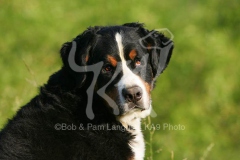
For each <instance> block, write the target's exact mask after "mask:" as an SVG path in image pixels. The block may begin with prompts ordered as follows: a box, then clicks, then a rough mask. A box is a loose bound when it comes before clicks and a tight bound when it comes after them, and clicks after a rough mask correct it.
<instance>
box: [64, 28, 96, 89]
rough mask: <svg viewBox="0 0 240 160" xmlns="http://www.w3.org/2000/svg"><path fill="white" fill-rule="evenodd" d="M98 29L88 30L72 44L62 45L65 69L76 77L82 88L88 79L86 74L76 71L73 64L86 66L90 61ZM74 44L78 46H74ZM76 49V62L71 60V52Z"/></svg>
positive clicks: (78, 84)
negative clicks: (90, 53)
mask: <svg viewBox="0 0 240 160" xmlns="http://www.w3.org/2000/svg"><path fill="white" fill-rule="evenodd" d="M97 30H98V27H94V28H88V29H87V30H86V31H84V32H83V33H82V34H80V35H78V36H77V37H76V38H74V39H73V41H72V42H66V43H64V44H63V45H62V48H61V50H60V53H61V57H62V62H63V67H64V68H65V69H67V70H68V71H69V73H70V74H71V75H72V76H73V77H74V79H75V81H76V84H77V86H82V84H83V83H84V82H85V79H86V72H78V71H76V70H74V69H73V68H72V67H71V66H72V64H71V63H75V64H76V65H78V66H86V65H87V62H88V59H89V52H90V50H91V48H92V46H93V44H94V41H95V35H96V34H95V33H96V31H97ZM73 43H74V44H76V46H73ZM73 47H76V48H75V53H74V58H73V59H74V62H72V61H70V60H69V56H71V55H70V52H71V51H72V50H73Z"/></svg>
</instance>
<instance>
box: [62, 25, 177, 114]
mask: <svg viewBox="0 0 240 160" xmlns="http://www.w3.org/2000/svg"><path fill="white" fill-rule="evenodd" d="M172 49H173V43H172V41H171V40H169V39H168V38H166V37H165V36H164V35H163V34H161V33H159V32H157V31H149V30H147V29H145V28H143V25H142V24H139V23H128V24H124V25H121V26H110V27H91V28H88V29H87V30H86V31H85V32H83V33H82V34H81V35H79V36H77V37H76V38H75V39H74V40H73V41H72V42H67V43H65V44H64V45H63V47H62V49H61V57H62V60H63V63H64V67H66V68H68V69H69V70H73V73H74V74H75V76H74V77H75V78H76V79H77V82H78V84H77V85H76V87H82V86H83V85H84V84H85V83H86V81H87V80H88V72H93V73H94V74H95V75H94V76H93V77H92V78H91V80H93V81H94V82H93V83H92V84H93V85H92V86H93V87H94V89H93V91H94V93H95V94H99V95H100V97H102V98H103V99H104V100H105V103H106V106H108V107H109V108H112V109H113V111H116V110H118V111H119V112H114V113H116V114H118V115H126V114H130V113H137V114H138V115H137V116H138V117H144V116H146V115H148V114H149V113H150V110H151V96H150V92H151V90H152V89H153V87H154V83H155V81H156V78H157V77H158V76H159V74H160V73H161V72H162V71H163V70H164V69H165V68H166V66H167V64H168V63H169V60H170V57H171V53H172ZM72 52H74V54H71V53H72ZM72 63H74V64H72ZM74 67H75V68H74ZM77 67H79V68H77ZM95 78H96V79H95Z"/></svg>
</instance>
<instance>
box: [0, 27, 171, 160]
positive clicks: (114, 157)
mask: <svg viewBox="0 0 240 160" xmlns="http://www.w3.org/2000/svg"><path fill="white" fill-rule="evenodd" d="M116 31H121V32H125V34H130V37H131V35H132V37H131V38H132V39H134V38H135V39H136V38H139V37H143V36H145V35H147V34H148V33H150V31H148V30H146V29H144V28H143V25H142V24H139V23H130V24H125V25H123V26H112V27H92V28H89V29H87V30H86V31H85V32H83V33H82V34H80V35H79V36H77V37H76V38H75V39H74V40H75V41H76V43H77V52H76V56H75V61H76V63H77V64H78V65H80V66H84V65H90V64H95V63H97V62H99V61H105V59H104V55H102V54H112V56H114V53H115V54H116V52H117V51H116V50H114V47H112V48H111V47H109V46H113V42H114V40H113V37H112V35H113V34H114V33H115V32H116ZM133 33H134V34H133ZM99 35H101V36H105V37H104V39H101V38H99ZM154 35H155V37H154V39H153V38H150V40H149V42H147V40H146V42H144V43H151V45H158V46H161V47H163V44H162V43H161V42H162V41H163V42H164V41H167V40H168V39H167V38H165V37H164V36H163V35H162V34H160V33H157V32H156V33H154ZM134 36H138V37H134ZM96 42H98V45H96ZM99 42H102V43H99ZM105 43H107V44H105ZM126 43H128V42H126ZM134 43H137V40H136V41H135V42H134ZM71 45H72V43H71V42H67V43H65V44H64V45H63V47H62V49H61V57H62V61H63V67H62V68H61V69H60V70H59V71H58V72H56V73H54V74H53V75H52V76H50V78H49V81H48V83H47V84H45V85H44V86H42V87H41V88H40V92H39V95H37V96H36V97H35V98H33V99H32V100H31V101H30V102H29V103H28V104H26V105H25V106H23V107H22V108H21V109H20V110H19V111H18V112H17V114H16V115H15V116H14V117H13V119H12V120H9V122H8V123H7V125H6V126H5V127H4V128H3V130H2V131H1V132H0V159H1V160H50V159H56V160H87V159H88V160H126V159H131V158H132V157H133V154H134V153H132V151H131V148H130V147H129V142H130V140H131V139H132V138H133V137H134V135H131V133H130V132H128V131H127V130H126V129H125V130H124V128H123V126H122V124H121V123H120V122H118V121H117V120H116V117H115V115H114V114H113V113H112V110H111V108H110V107H109V106H107V104H106V102H105V101H104V100H103V99H102V98H101V97H100V96H98V95H97V94H96V93H94V95H93V112H94V115H95V117H94V119H92V120H90V119H89V118H88V117H87V116H86V105H87V98H88V97H87V93H86V90H87V89H88V87H89V85H90V84H91V81H92V78H93V74H92V73H91V72H86V73H83V72H81V73H80V72H74V71H73V70H71V68H70V66H69V64H68V56H69V51H70V49H71ZM130 46H131V45H130ZM106 48H107V49H108V51H109V52H108V53H106V52H105V51H106ZM142 50H145V52H147V51H146V49H144V48H143V49H142ZM171 51H172V49H171V50H170V52H171ZM96 52H98V53H96ZM103 52H104V53H103ZM150 52H153V51H150ZM159 54H160V51H157V53H152V55H150V60H149V66H148V70H149V75H148V78H147V80H146V81H147V82H148V83H149V84H150V83H152V82H151V81H152V79H153V78H154V77H155V76H156V73H157V66H158V60H159ZM170 55H171V54H169V58H168V61H169V59H170ZM86 58H88V60H86ZM168 61H167V62H166V65H167V63H168ZM111 76H112V75H111V74H109V75H100V76H99V78H98V80H97V83H96V86H95V88H98V87H102V86H103V85H105V84H106V83H107V82H108V81H109V80H110V79H111ZM119 76H121V74H119ZM118 79H119V77H117V78H116V80H114V81H113V82H112V84H110V85H109V87H108V88H107V90H106V92H110V91H111V87H112V86H113V85H114V83H116V82H117V80H118ZM56 124H66V125H69V126H70V127H72V128H69V129H68V130H56V129H55V125H56ZM89 124H92V125H94V126H102V127H103V129H100V130H99V129H98V130H96V129H94V128H89V127H88V125H89ZM114 126H115V127H116V126H117V127H120V128H121V127H122V128H121V129H122V130H119V129H116V130H113V129H110V130H109V128H113V127H114ZM74 127H77V128H76V129H74ZM79 127H80V128H79ZM81 127H82V128H81Z"/></svg>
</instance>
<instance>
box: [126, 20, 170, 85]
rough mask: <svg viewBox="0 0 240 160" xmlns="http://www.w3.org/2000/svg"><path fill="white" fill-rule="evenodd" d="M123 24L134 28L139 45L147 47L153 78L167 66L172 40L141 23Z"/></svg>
mask: <svg viewBox="0 0 240 160" xmlns="http://www.w3.org/2000/svg"><path fill="white" fill-rule="evenodd" d="M123 26H127V27H133V28H136V32H137V33H138V34H139V35H140V37H141V39H139V42H140V45H141V46H142V47H144V48H146V49H147V52H148V53H149V61H150V64H151V67H152V73H153V77H154V80H156V78H157V77H158V76H159V75H160V73H162V72H163V71H164V69H165V68H166V67H167V65H168V63H169V61H170V58H171V55H172V50H173V42H172V40H170V39H169V38H167V37H165V36H164V35H163V34H162V33H159V32H158V31H155V30H152V31H149V30H147V29H145V28H144V24H142V23H126V24H123Z"/></svg>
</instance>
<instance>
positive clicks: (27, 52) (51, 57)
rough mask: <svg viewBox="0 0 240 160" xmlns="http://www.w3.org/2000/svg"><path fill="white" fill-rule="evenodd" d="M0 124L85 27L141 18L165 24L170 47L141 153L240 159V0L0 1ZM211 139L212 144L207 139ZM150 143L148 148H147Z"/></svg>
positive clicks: (150, 25)
mask: <svg viewBox="0 0 240 160" xmlns="http://www.w3.org/2000/svg"><path fill="white" fill-rule="evenodd" d="M0 3H1V9H0V22H1V26H0V38H1V43H0V57H1V58H0V71H1V78H0V91H1V92H0V128H2V127H3V125H4V124H5V123H6V121H7V119H8V118H11V117H12V116H13V115H14V114H15V112H16V111H17V110H18V109H19V108H20V106H22V105H24V104H25V103H27V102H28V101H29V100H30V99H31V98H32V97H33V96H34V95H36V94H37V92H38V87H39V86H40V85H42V84H43V83H45V82H46V81H47V79H48V77H49V76H50V75H51V74H52V73H53V72H55V71H57V70H58V69H59V68H60V67H61V61H60V58H59V49H60V47H61V45H62V44H63V43H64V42H65V41H70V40H71V39H72V38H73V37H75V36H76V35H77V34H79V33H81V32H82V31H83V30H85V29H86V28H87V27H88V26H94V25H109V24H123V23H126V22H136V21H139V22H144V23H145V24H146V27H147V28H149V29H159V28H168V29H169V30H170V31H171V32H172V33H173V34H174V42H175V49H174V52H173V57H172V59H171V62H170V65H169V67H168V68H167V70H166V71H165V72H164V73H163V74H162V75H161V76H160V78H159V80H158V83H157V87H156V89H155V90H154V91H153V94H152V98H153V108H154V111H155V112H156V114H157V116H156V117H155V118H152V119H151V123H152V124H155V125H157V124H158V125H160V126H163V125H164V124H165V123H167V124H171V125H179V124H180V125H184V126H185V130H169V129H163V128H162V129H160V130H155V131H154V134H150V133H149V130H144V134H145V139H146V140H147V141H148V140H149V139H150V138H151V139H152V141H151V142H150V145H151V146H149V145H147V152H146V159H147V157H150V158H151V159H154V160H155V159H156V160H157V159H174V160H178V159H188V160H190V159H206V160H207V159H211V160H214V159H219V157H220V158H221V159H231V160H238V159H239V158H240V155H239V150H240V144H239V142H240V137H239V132H240V119H239V113H240V108H239V104H240V88H239V86H240V85H239V79H240V72H239V69H240V63H239V50H240V46H239V44H240V38H239V37H240V32H239V31H238V30H239V28H240V19H239V15H240V11H239V8H240V2H239V1H237V0H232V1H231V2H229V3H226V2H225V1H223V0H219V1H214V0H210V1H207V0H203V1H199V2H197V1H186V0H179V1H177V0H169V1H165V2H162V1H154V0H149V1H143V0H139V1H137V0H131V1H125V0H123V1H111V2H107V1H93V0H90V1H82V0H80V1H77V0H73V1H71V2H67V1H63V0H59V1H46V0H43V1H30V0H18V1H14V2H13V1H1V2H0ZM213 144H214V146H213ZM150 150H151V151H150Z"/></svg>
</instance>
